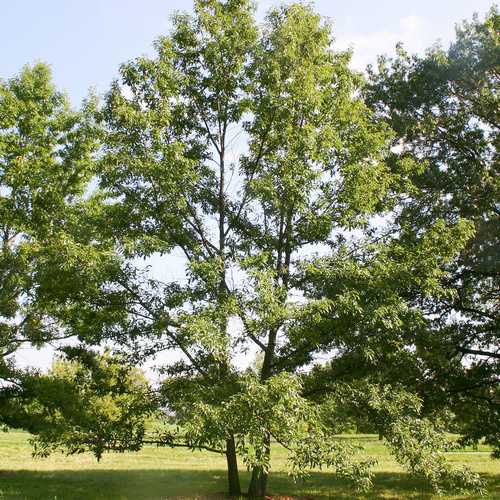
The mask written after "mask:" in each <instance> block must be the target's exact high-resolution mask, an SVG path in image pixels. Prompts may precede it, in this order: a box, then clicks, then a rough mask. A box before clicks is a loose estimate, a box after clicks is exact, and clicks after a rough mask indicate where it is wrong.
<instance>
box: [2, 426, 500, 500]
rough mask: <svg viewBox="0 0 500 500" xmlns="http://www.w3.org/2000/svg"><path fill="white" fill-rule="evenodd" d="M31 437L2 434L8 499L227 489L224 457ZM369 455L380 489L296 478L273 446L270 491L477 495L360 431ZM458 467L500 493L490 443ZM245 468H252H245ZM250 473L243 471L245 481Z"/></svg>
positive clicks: (159, 495) (329, 477)
mask: <svg viewBox="0 0 500 500" xmlns="http://www.w3.org/2000/svg"><path fill="white" fill-rule="evenodd" d="M28 438H29V435H28V434H26V433H23V432H17V431H10V432H7V433H0V498H1V499H30V500H31V499H51V500H94V499H96V500H97V499H99V500H101V499H120V500H132V499H145V500H152V499H157V500H159V499H164V498H172V497H184V498H202V497H203V495H209V496H212V498H213V495H214V494H217V493H221V492H223V491H225V489H226V481H225V479H226V476H225V469H224V467H225V462H224V459H223V457H220V456H218V455H214V454H211V453H205V452H191V451H189V450H185V449H179V448H177V449H173V450H172V449H166V448H156V447H146V448H144V449H143V450H142V451H140V452H137V453H125V454H115V453H110V454H106V455H105V456H104V457H103V459H102V460H101V462H100V463H97V462H96V460H95V459H94V458H93V457H92V456H91V455H89V454H84V455H78V456H73V457H66V456H64V455H61V454H56V455H53V456H51V457H49V458H47V459H34V458H32V456H31V448H30V445H29V444H28ZM349 439H354V440H356V441H359V442H360V443H361V444H363V446H364V447H365V452H364V453H366V454H367V455H370V456H373V457H375V458H377V460H378V465H377V466H376V468H375V472H376V474H375V478H374V489H373V490H372V491H371V492H369V493H366V494H360V493H357V492H356V491H354V490H353V489H352V487H351V486H350V485H349V484H348V483H346V482H344V481H341V480H338V479H336V478H335V475H334V474H332V473H331V472H328V471H323V472H318V473H314V474H312V476H311V477H310V478H308V479H307V480H306V481H300V482H298V483H294V482H293V481H292V480H291V479H290V478H289V477H288V476H287V473H286V470H287V469H286V452H285V450H284V449H283V448H281V447H279V446H275V447H274V448H273V462H272V468H273V470H272V473H271V479H270V483H269V493H270V494H273V495H283V496H300V497H303V498H304V497H306V498H338V499H348V498H369V499H371V498H386V499H396V498H398V499H399V498H401V499H417V498H418V499H430V498H447V499H450V498H473V497H470V496H469V497H467V496H446V497H437V496H435V495H433V494H432V492H431V491H430V490H429V489H428V488H427V487H426V486H425V484H424V483H423V482H422V481H420V480H419V479H417V478H412V477H410V476H409V475H407V474H406V473H405V472H404V471H403V469H402V468H401V467H400V466H399V465H397V464H396V462H395V461H394V460H393V459H392V457H391V456H390V455H389V453H388V452H387V450H386V449H385V447H384V446H383V444H381V443H380V442H379V441H378V440H377V438H376V436H366V435H363V436H354V437H350V438H349ZM447 456H448V458H449V460H451V461H453V462H454V463H455V464H456V465H460V464H467V465H468V466H469V467H471V468H472V469H473V470H475V471H477V472H480V473H482V474H483V476H484V477H485V479H486V480H487V481H488V489H489V493H488V495H487V496H486V497H481V498H489V499H493V498H500V462H498V461H493V460H491V459H490V457H489V454H488V451H487V449H486V448H480V449H479V451H478V452H475V451H472V450H470V451H469V450H467V451H464V452H458V453H457V452H455V453H448V454H447ZM242 470H244V467H242ZM248 477H249V475H248V473H247V472H246V471H244V472H243V473H242V481H243V486H244V487H246V484H247V482H248Z"/></svg>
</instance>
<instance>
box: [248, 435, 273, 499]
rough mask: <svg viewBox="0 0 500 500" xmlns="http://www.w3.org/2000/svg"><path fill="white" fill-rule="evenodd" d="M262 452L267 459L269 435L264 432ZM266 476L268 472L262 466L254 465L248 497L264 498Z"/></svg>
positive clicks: (269, 450) (269, 445)
mask: <svg viewBox="0 0 500 500" xmlns="http://www.w3.org/2000/svg"><path fill="white" fill-rule="evenodd" d="M262 452H263V453H264V454H265V457H266V459H267V460H269V458H270V455H271V436H270V435H269V433H266V435H265V438H264V449H263V450H262ZM267 477H268V473H267V471H265V470H264V469H263V468H262V467H254V468H253V470H252V478H251V479H250V484H249V486H248V496H249V497H250V498H264V497H265V496H266V493H267Z"/></svg>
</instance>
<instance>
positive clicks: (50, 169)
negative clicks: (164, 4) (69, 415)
mask: <svg viewBox="0 0 500 500" xmlns="http://www.w3.org/2000/svg"><path fill="white" fill-rule="evenodd" d="M95 106H96V102H95V99H93V98H91V99H89V100H88V101H87V102H86V103H84V106H83V108H82V111H80V112H76V111H72V110H71V109H70V107H69V104H68V101H67V99H66V97H65V95H64V94H62V93H61V92H58V91H57V90H56V89H55V87H54V85H53V84H52V82H51V75H50V70H49V68H48V67H47V66H46V65H44V64H41V63H39V64H36V65H34V66H32V67H30V66H26V67H25V68H23V70H22V71H21V72H20V73H19V75H18V76H15V77H13V78H11V79H10V80H6V81H0V225H1V227H2V232H1V247H0V379H3V380H7V381H8V382H9V383H12V382H15V381H16V379H17V377H18V374H17V373H16V370H15V367H14V365H13V363H12V361H11V360H10V359H7V358H8V356H10V355H11V354H13V353H15V351H16V350H17V348H18V347H19V346H21V345H23V344H26V343H31V344H33V345H35V346H41V345H43V344H44V343H45V342H47V341H49V340H54V339H58V338H61V337H62V338H64V337H65V336H66V332H65V331H64V329H62V328H61V326H62V325H61V323H59V322H58V319H59V318H58V316H59V315H60V314H63V311H64V310H65V309H67V308H68V304H69V302H70V301H71V299H74V298H75V296H76V295H80V296H83V295H85V291H84V290H85V287H84V286H82V282H86V283H87V282H92V283H94V282H95V279H96V275H98V274H99V273H100V271H99V272H96V271H94V269H95V267H97V265H96V263H95V262H94V257H95V252H96V251H97V248H98V247H99V246H100V245H99V244H94V245H90V246H89V243H90V240H91V238H92V235H91V234H89V229H90V227H89V224H88V223H86V221H85V220H84V213H85V212H84V207H85V205H86V202H85V201H84V195H85V190H86V188H87V186H88V183H89V181H90V179H91V176H92V175H93V168H94V164H93V154H94V152H95V149H96V145H97V143H96V125H95V122H94V121H93V119H92V113H93V111H94V110H95ZM93 247H95V248H93ZM83 255H86V256H87V260H86V262H85V264H84V262H83V261H82V256H83ZM80 268H83V269H80ZM92 286H93V285H92ZM1 418H2V411H1V410H0V420H1Z"/></svg>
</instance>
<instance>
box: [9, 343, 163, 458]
mask: <svg viewBox="0 0 500 500" xmlns="http://www.w3.org/2000/svg"><path fill="white" fill-rule="evenodd" d="M67 352H68V354H69V356H68V357H67V358H60V359H58V360H56V361H55V362H54V364H53V366H52V369H51V370H50V371H49V372H48V373H47V374H46V375H36V376H31V377H30V376H26V377H25V378H24V380H23V390H24V391H23V394H22V396H21V398H20V399H21V401H20V406H21V408H20V410H19V411H20V413H21V414H22V415H23V416H19V415H18V416H17V419H20V418H24V422H23V426H24V427H25V428H26V429H28V430H29V431H30V432H32V433H34V434H35V436H36V437H35V438H33V440H32V443H33V446H34V454H35V455H36V456H41V457H46V456H47V455H48V454H49V453H51V452H53V451H55V450H64V451H65V452H67V453H68V454H75V453H83V452H85V451H90V452H91V453H93V454H94V455H95V456H96V458H97V460H100V459H101V457H102V454H103V453H104V452H105V451H106V450H115V451H125V450H138V449H140V448H141V447H142V444H143V440H144V434H145V425H146V420H147V418H148V416H150V415H151V413H152V411H153V408H154V405H153V400H152V397H151V391H150V388H149V384H148V382H147V380H146V378H145V377H144V375H143V373H142V372H141V371H140V370H138V369H136V368H131V367H130V366H128V365H127V364H124V363H123V359H120V358H119V357H118V358H117V357H113V356H111V355H110V354H108V353H105V354H103V355H97V354H94V353H91V352H85V351H81V350H80V349H75V348H72V349H68V350H67Z"/></svg>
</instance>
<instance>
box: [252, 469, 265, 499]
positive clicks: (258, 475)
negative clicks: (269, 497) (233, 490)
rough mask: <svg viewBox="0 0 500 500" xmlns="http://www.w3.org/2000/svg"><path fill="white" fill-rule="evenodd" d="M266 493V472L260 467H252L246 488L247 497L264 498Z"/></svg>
mask: <svg viewBox="0 0 500 500" xmlns="http://www.w3.org/2000/svg"><path fill="white" fill-rule="evenodd" d="M266 493H267V472H265V471H264V470H263V469H262V467H254V469H253V470H252V478H251V479H250V485H249V486H248V496H249V497H250V498H264V497H265V496H266Z"/></svg>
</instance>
